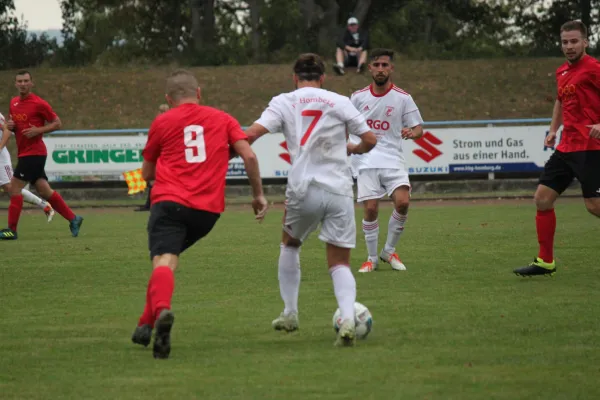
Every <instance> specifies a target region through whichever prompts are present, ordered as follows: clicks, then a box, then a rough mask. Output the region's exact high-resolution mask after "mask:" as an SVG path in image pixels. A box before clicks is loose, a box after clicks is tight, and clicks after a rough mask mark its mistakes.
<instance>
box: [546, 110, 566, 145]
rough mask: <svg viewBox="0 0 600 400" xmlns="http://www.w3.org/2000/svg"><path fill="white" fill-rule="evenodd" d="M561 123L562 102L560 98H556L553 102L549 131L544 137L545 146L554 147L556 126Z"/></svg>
mask: <svg viewBox="0 0 600 400" xmlns="http://www.w3.org/2000/svg"><path fill="white" fill-rule="evenodd" d="M561 124H562V104H561V102H560V100H558V99H556V101H555V102H554V109H553V110H552V122H550V132H548V136H546V139H544V145H545V146H547V147H554V145H555V144H556V133H557V132H558V128H559V127H560V125H561Z"/></svg>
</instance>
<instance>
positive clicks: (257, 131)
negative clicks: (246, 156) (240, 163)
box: [229, 123, 269, 160]
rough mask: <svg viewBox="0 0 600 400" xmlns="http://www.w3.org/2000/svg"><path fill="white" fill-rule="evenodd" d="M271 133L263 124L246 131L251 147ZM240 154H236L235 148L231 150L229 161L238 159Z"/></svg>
mask: <svg viewBox="0 0 600 400" xmlns="http://www.w3.org/2000/svg"><path fill="white" fill-rule="evenodd" d="M267 133H269V131H268V130H267V128H265V127H264V126H262V125H261V124H257V123H254V124H252V126H251V127H250V128H248V129H247V130H246V136H248V143H249V144H250V145H251V144H252V143H254V142H255V141H256V140H258V139H259V138H260V137H261V136H263V135H266V134H267ZM237 156H238V154H237V153H236V152H235V149H234V148H233V147H230V148H229V159H230V160H231V159H232V158H235V157H237Z"/></svg>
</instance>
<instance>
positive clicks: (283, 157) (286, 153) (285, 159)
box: [279, 141, 292, 164]
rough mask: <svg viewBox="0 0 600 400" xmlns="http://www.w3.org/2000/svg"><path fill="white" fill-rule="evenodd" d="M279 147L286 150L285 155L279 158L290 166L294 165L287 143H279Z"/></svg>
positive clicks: (280, 155)
mask: <svg viewBox="0 0 600 400" xmlns="http://www.w3.org/2000/svg"><path fill="white" fill-rule="evenodd" d="M279 145H280V146H281V147H283V148H284V149H285V151H286V152H285V153H281V154H279V158H281V159H282V160H283V161H285V162H287V163H288V164H292V159H291V158H290V153H289V151H288V147H287V143H286V142H285V141H283V142H281V143H279Z"/></svg>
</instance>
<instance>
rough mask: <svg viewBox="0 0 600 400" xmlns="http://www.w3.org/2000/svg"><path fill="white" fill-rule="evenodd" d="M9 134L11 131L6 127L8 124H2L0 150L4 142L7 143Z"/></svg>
mask: <svg viewBox="0 0 600 400" xmlns="http://www.w3.org/2000/svg"><path fill="white" fill-rule="evenodd" d="M11 136H12V133H11V132H10V130H9V129H8V126H7V125H4V126H3V127H2V138H1V139H0V151H2V149H4V148H5V147H6V144H7V143H8V141H9V139H10V137H11Z"/></svg>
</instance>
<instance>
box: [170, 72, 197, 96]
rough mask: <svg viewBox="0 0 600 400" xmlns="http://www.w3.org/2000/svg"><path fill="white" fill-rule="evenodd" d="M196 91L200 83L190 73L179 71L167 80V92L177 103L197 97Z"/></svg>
mask: <svg viewBox="0 0 600 400" xmlns="http://www.w3.org/2000/svg"><path fill="white" fill-rule="evenodd" d="M196 90H198V81H197V80H196V77H195V76H194V75H193V74H192V73H191V72H189V71H186V70H184V69H179V70H177V71H175V72H173V73H172V74H171V75H170V76H169V77H168V78H167V84H166V89H165V92H166V93H167V95H169V97H171V98H172V99H173V100H175V101H178V100H181V99H183V98H186V97H195V96H196Z"/></svg>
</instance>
